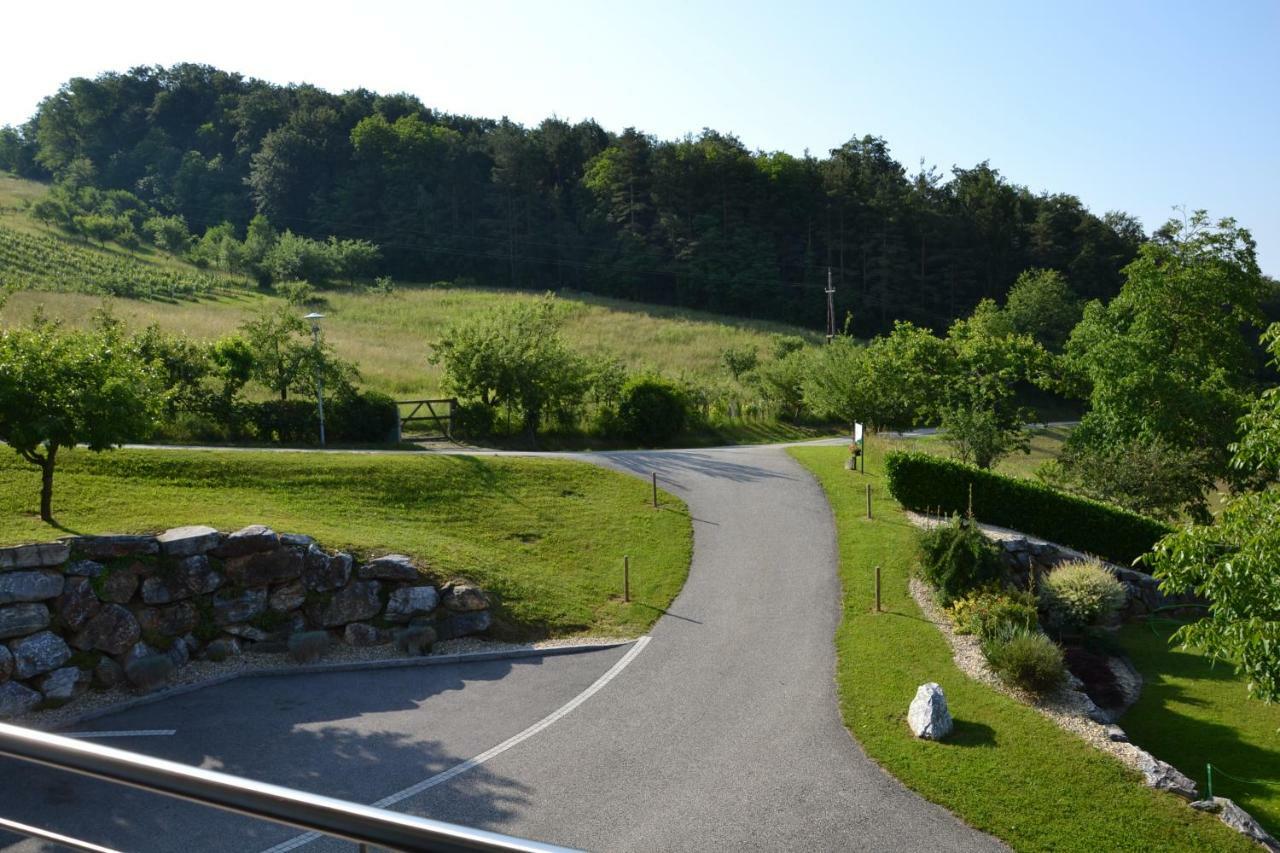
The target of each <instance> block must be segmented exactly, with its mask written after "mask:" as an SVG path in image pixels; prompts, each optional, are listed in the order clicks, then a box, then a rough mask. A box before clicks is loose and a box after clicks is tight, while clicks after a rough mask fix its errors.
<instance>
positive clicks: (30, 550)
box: [0, 542, 71, 572]
mask: <svg viewBox="0 0 1280 853" xmlns="http://www.w3.org/2000/svg"><path fill="white" fill-rule="evenodd" d="M70 556H71V549H70V548H69V547H68V546H67V544H66V543H65V542H41V543H39V544H38V545H18V546H16V547H13V548H0V572H3V571H8V570H9V569H43V568H45V567H47V566H60V565H62V564H63V563H65V562H66V561H67V558H68V557H70Z"/></svg>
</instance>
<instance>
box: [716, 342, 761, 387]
mask: <svg viewBox="0 0 1280 853" xmlns="http://www.w3.org/2000/svg"><path fill="white" fill-rule="evenodd" d="M720 363H721V364H723V365H724V368H725V370H727V371H729V375H730V376H732V377H733V378H734V380H735V381H738V382H741V381H742V377H743V376H744V375H746V374H748V373H750V372H751V371H753V370H755V369H756V365H758V364H759V363H760V354H759V353H758V352H756V348H755V347H753V346H740V347H725V348H724V349H723V350H721V352H720Z"/></svg>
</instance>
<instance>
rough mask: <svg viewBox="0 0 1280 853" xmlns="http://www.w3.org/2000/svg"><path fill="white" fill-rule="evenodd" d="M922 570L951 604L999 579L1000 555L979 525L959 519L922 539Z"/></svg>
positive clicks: (946, 602) (936, 528)
mask: <svg viewBox="0 0 1280 853" xmlns="http://www.w3.org/2000/svg"><path fill="white" fill-rule="evenodd" d="M920 568H921V570H922V571H923V573H924V576H925V579H926V580H928V581H929V583H931V584H932V585H933V587H934V588H935V589H936V590H937V591H938V594H939V596H941V598H942V603H943V604H950V603H951V602H953V601H955V600H956V599H957V598H959V597H960V596H962V595H965V594H967V593H970V592H973V591H974V590H976V589H978V588H979V587H982V586H984V585H986V584H989V583H991V582H992V581H994V580H997V579H998V578H999V577H1000V570H1001V566H1000V552H999V550H998V546H996V545H995V544H993V543H992V542H991V540H990V539H988V538H987V537H986V536H984V535H982V531H981V530H979V529H978V526H977V525H976V524H973V523H972V521H971V520H970V519H967V518H961V517H960V516H957V517H955V518H954V519H952V520H951V522H950V523H949V524H943V525H939V526H938V527H935V528H933V529H932V530H930V531H929V532H928V533H926V534H925V535H924V536H922V537H921V538H920Z"/></svg>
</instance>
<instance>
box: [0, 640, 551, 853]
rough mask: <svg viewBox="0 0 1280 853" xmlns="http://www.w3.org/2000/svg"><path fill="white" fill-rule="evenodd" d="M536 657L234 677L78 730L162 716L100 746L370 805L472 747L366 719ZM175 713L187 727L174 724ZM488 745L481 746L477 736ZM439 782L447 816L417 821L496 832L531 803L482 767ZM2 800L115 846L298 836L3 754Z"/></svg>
mask: <svg viewBox="0 0 1280 853" xmlns="http://www.w3.org/2000/svg"><path fill="white" fill-rule="evenodd" d="M543 660H544V659H542V658H526V659H519V660H513V661H486V662H478V663H468V664H461V665H443V666H426V667H407V668H402V669H387V670H367V671H361V672H342V673H310V674H301V673H300V674H298V675H282V676H271V677H260V678H246V679H237V680H235V681H232V682H228V683H226V684H222V685H216V686H213V687H209V688H206V689H204V690H199V691H196V692H194V693H189V694H183V695H179V696H175V697H171V698H169V699H165V700H162V701H160V702H157V703H153V704H151V705H146V706H142V707H139V708H134V709H131V710H127V711H122V712H120V713H119V714H114V715H109V716H107V717H103V718H99V719H96V720H94V721H92V722H91V723H87V724H85V725H84V726H81V727H79V728H81V729H82V730H100V731H101V730H116V729H124V730H129V729H140V728H151V727H160V726H158V724H157V723H158V722H159V721H165V720H167V721H169V723H170V727H175V728H177V729H178V735H177V736H173V737H153V738H137V739H131V738H120V739H114V740H111V741H105V742H102V743H105V745H108V746H114V747H119V748H123V749H128V750H132V751H138V752H144V753H146V754H149V755H154V756H156V757H160V758H165V759H169V760H172V761H177V762H180V763H183V764H187V765H193V766H198V767H202V768H205V769H210V770H217V771H221V772H225V773H231V774H233V775H237V776H241V777H245V778H248V779H254V780H258V781H263V782H269V783H273V784H279V785H285V786H287V787H291V788H296V789H299V790H303V791H309V792H312V793H318V794H323V795H326V796H333V797H338V798H340V799H345V800H350V801H353V802H357V803H371V802H374V801H376V800H378V799H380V798H381V797H384V796H387V795H389V794H391V793H394V792H395V791H397V790H401V789H403V788H406V787H408V786H410V785H415V784H417V783H419V782H421V781H422V780H424V779H427V778H429V777H431V776H434V775H436V774H438V773H441V772H443V771H446V770H448V769H450V768H451V767H454V766H456V765H458V764H459V763H461V762H463V761H466V760H468V759H470V758H471V757H472V754H474V752H478V751H480V750H479V749H477V750H474V752H473V751H472V750H471V749H466V750H456V749H451V748H448V747H446V746H445V745H444V743H443V742H442V741H441V740H438V739H434V738H432V737H426V736H423V735H422V734H421V732H422V731H423V726H422V725H421V721H422V720H423V719H424V718H423V717H421V716H417V717H416V720H417V721H419V724H418V725H416V726H401V727H402V728H407V729H409V730H408V731H396V730H392V729H393V728H394V727H395V726H396V725H397V724H398V723H400V722H403V721H404V720H406V719H407V718H405V717H400V718H398V719H397V718H395V717H394V716H391V717H387V718H385V719H386V722H385V723H384V722H383V718H379V717H378V715H394V714H395V712H398V711H410V712H415V714H418V715H421V714H428V713H429V712H428V711H427V710H424V709H423V708H422V706H423V704H424V703H425V702H426V701H427V700H428V699H430V698H432V697H433V696H438V695H440V694H443V693H448V692H451V691H456V690H462V689H463V688H465V687H466V686H467V685H468V684H475V683H477V682H485V681H493V680H497V679H502V678H504V677H505V676H507V675H508V674H510V673H511V672H512V670H513V669H516V668H527V667H537V666H541V665H542V663H543ZM389 681H394V684H389V683H388V682H389ZM196 715H201V716H202V718H198V717H197V716H196ZM371 718H372V719H371ZM197 719H199V723H198V724H197V723H195V722H194V721H195V720H197ZM184 721H193V722H192V725H190V726H187V727H184V725H183V723H184ZM529 722H532V720H530V721H529ZM197 725H198V726H199V728H198V729H197ZM521 725H524V723H519V724H516V728H519V727H520V726H521ZM427 728H428V730H430V727H429V726H428V727H427ZM509 734H510V732H507V733H506V735H508V736H509ZM184 735H186V736H185V737H184ZM499 739H500V738H499ZM488 746H492V744H491V743H485V744H484V747H488ZM484 747H482V748H484ZM447 784H448V797H447V803H448V808H447V813H432V814H425V815H424V816H426V817H431V818H435V819H439V820H446V821H448V820H455V819H457V818H455V817H454V816H455V815H465V818H466V822H467V824H468V825H471V826H476V827H479V828H482V829H492V830H495V831H502V827H503V825H504V824H505V823H508V822H509V821H510V820H511V819H512V818H513V817H514V816H515V815H517V814H518V813H519V811H520V809H521V808H522V807H524V806H526V805H527V804H528V802H529V795H530V791H529V789H528V788H527V787H526V786H525V785H523V784H521V783H520V782H518V781H517V780H515V779H512V778H509V777H506V776H503V775H501V774H498V773H495V772H493V771H492V770H491V769H489V768H487V767H485V766H483V765H482V766H480V767H476V768H473V769H471V770H469V771H468V772H466V773H464V774H462V775H461V776H457V777H454V778H453V779H451V780H450V781H449V782H448V783H447ZM0 802H3V804H4V805H3V812H2V813H0V816H3V817H6V818H9V819H11V820H16V821H19V822H22V823H27V824H30V825H33V826H38V827H43V828H46V829H51V830H54V831H56V832H60V833H63V834H66V835H69V836H72V837H76V838H80V839H84V840H87V841H91V842H93V843H96V844H102V845H106V846H108V847H113V848H116V849H121V850H131V851H172V850H175V849H181V850H182V851H183V853H198V852H199V851H224V850H247V851H261V850H264V849H266V848H269V847H271V846H273V845H275V844H278V843H280V842H282V841H285V840H287V839H289V838H292V837H294V836H295V835H297V834H299V830H296V829H291V828H289V827H284V826H279V825H276V824H272V823H269V822H266V821H259V820H254V819H251V818H245V817H241V816H238V815H234V814H229V813H227V812H223V811H220V810H217V809H212V808H209V807H205V806H200V805H197V804H194V803H188V802H185V801H180V800H175V799H172V798H169V797H164V796H161V795H158V794H151V793H147V792H144V791H138V790H134V789H131V788H126V787H123V786H117V785H111V784H110V783H107V782H102V781H98V780H94V779H89V778H85V777H80V776H77V775H75V774H72V773H68V772H66V771H60V770H56V769H52V768H46V767H42V766H37V765H33V764H28V763H25V762H20V761H16V760H12V759H0ZM415 811H417V810H416V809H415ZM53 849H61V848H54V847H49V846H44V845H42V844H41V843H38V842H34V841H30V840H25V841H24V840H21V839H19V838H17V837H16V836H13V835H10V834H7V833H0V850H4V851H22V853H28V851H36V850H53Z"/></svg>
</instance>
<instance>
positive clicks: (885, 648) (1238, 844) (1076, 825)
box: [791, 439, 1254, 851]
mask: <svg viewBox="0 0 1280 853" xmlns="http://www.w3.org/2000/svg"><path fill="white" fill-rule="evenodd" d="M887 449H888V448H887V446H886V443H885V442H883V441H880V440H878V439H873V440H872V445H871V448H870V464H869V465H868V466H867V473H866V474H865V475H863V474H860V473H859V474H853V473H850V472H848V471H845V470H844V468H843V463H844V460H845V458H846V457H847V455H848V451H847V450H846V449H845V448H843V447H811V448H795V449H793V450H792V451H791V453H792V455H794V456H795V458H796V459H797V460H799V461H800V462H801V463H802V464H803V465H805V466H806V467H807V468H808V469H809V470H810V471H811V472H813V474H814V476H815V477H816V478H817V479H818V481H819V483H821V484H822V487H823V489H824V490H825V491H826V493H827V498H828V500H829V501H830V502H831V507H832V510H833V512H834V514H835V518H836V525H837V535H838V537H839V548H840V567H841V568H840V572H841V579H842V581H843V584H844V619H843V621H842V622H841V624H840V627H839V629H838V630H837V633H836V651H837V654H838V655H839V663H838V671H837V674H836V677H837V682H838V688H839V692H840V704H841V711H842V713H843V715H844V722H845V725H846V726H847V727H848V728H849V731H850V732H851V733H852V734H853V736H854V737H855V738H857V740H858V741H859V742H860V743H861V744H862V746H863V748H864V749H865V750H866V751H867V754H868V755H870V756H871V757H872V758H873V759H874V760H875V761H877V762H879V763H880V764H881V765H882V766H883V767H884V768H885V769H886V770H887V771H889V772H890V773H892V774H893V775H894V776H896V777H898V778H899V779H901V780H902V781H903V783H904V784H906V785H907V786H908V787H910V788H912V789H913V790H915V791H918V792H919V793H920V794H922V795H923V796H924V797H926V798H927V799H929V800H932V801H933V802H936V803H939V804H940V805H942V806H944V807H946V808H947V809H950V810H951V811H952V812H954V813H955V814H956V815H958V816H959V817H960V818H962V819H963V820H965V821H966V822H968V823H969V824H971V825H973V826H974V827H977V828H978V829H980V830H983V831H984V832H989V833H991V834H992V835H995V836H997V837H998V838H1001V839H1003V840H1004V841H1006V842H1008V843H1009V844H1010V845H1012V846H1013V847H1014V848H1016V849H1018V850H1081V851H1096V850H1134V851H1150V850H1209V849H1212V850H1240V851H1245V850H1253V849H1254V848H1253V847H1252V845H1250V844H1249V843H1248V842H1246V841H1245V840H1244V839H1243V838H1242V837H1241V836H1239V835H1237V834H1236V833H1234V832H1232V831H1231V830H1229V829H1227V828H1226V827H1224V826H1223V825H1222V824H1221V823H1219V822H1218V821H1217V819H1216V818H1214V817H1212V816H1207V815H1203V814H1200V813H1198V812H1196V811H1194V810H1193V809H1190V808H1188V807H1187V806H1186V804H1185V803H1183V802H1182V801H1181V800H1179V799H1177V798H1176V797H1174V796H1172V795H1170V794H1164V793H1160V792H1156V791H1152V790H1150V789H1147V788H1144V787H1143V786H1142V785H1141V783H1140V781H1139V779H1138V777H1137V775H1136V774H1135V773H1133V772H1132V771H1130V770H1128V769H1126V768H1125V767H1124V766H1122V765H1121V764H1120V763H1119V762H1117V761H1116V760H1114V759H1112V758H1111V757H1109V756H1107V755H1104V754H1102V753H1100V752H1098V751H1096V750H1094V749H1093V748H1092V747H1090V746H1088V745H1087V744H1086V743H1085V742H1084V741H1082V740H1080V739H1079V738H1076V737H1075V736H1074V735H1071V734H1068V733H1067V732H1065V731H1063V730H1061V729H1059V728H1058V727H1057V726H1055V725H1054V724H1053V723H1051V722H1050V721H1049V720H1047V719H1045V718H1044V717H1042V716H1041V715H1040V714H1039V713H1037V712H1036V711H1034V710H1032V709H1031V708H1028V707H1026V706H1024V705H1022V704H1020V703H1018V702H1015V701H1014V700H1012V699H1010V698H1008V697H1005V696H1003V695H1001V694H999V693H996V692H995V691H993V690H991V689H990V688H987V687H985V686H983V685H981V684H978V683H977V682H975V681H972V680H971V679H969V678H967V677H966V676H965V675H964V674H963V673H961V672H960V671H959V670H958V669H957V668H956V666H955V665H954V663H953V662H952V660H951V649H950V647H949V646H948V645H947V642H946V640H945V639H944V638H943V636H942V634H941V633H940V632H939V631H938V629H937V628H936V627H934V626H933V625H932V624H930V623H929V622H927V621H925V620H924V619H923V618H922V616H921V614H920V609H919V607H917V606H916V603H915V601H914V600H913V599H912V598H911V595H910V593H909V592H908V589H907V581H908V578H909V574H910V572H911V570H912V568H913V566H914V563H915V559H916V542H917V532H916V529H915V528H914V527H912V526H911V524H910V523H909V522H908V521H907V520H906V518H905V517H904V516H903V514H902V510H901V508H900V507H899V506H898V505H897V503H896V502H895V501H894V500H893V499H892V498H890V497H889V495H888V490H887V489H886V488H885V480H884V476H883V470H882V468H881V466H880V460H882V459H883V458H884V453H885V451H886V450H887ZM867 483H871V485H872V490H873V492H872V494H873V500H872V514H873V519H874V520H870V521H869V520H867V519H866V492H865V488H866V484H867ZM876 565H880V566H881V567H882V584H883V590H882V600H883V608H884V611H885V612H882V613H875V612H873V611H874V602H873V595H874V592H873V590H874V583H873V577H874V567H875V566H876ZM927 681H936V682H937V683H938V684H940V685H941V686H942V688H943V690H944V691H945V692H946V695H947V702H948V704H949V705H950V708H951V712H952V714H953V715H954V716H955V719H956V729H955V732H954V734H953V735H952V736H951V737H950V738H949V739H948V740H946V741H945V742H942V743H934V742H930V741H921V740H917V739H915V738H913V737H912V736H911V733H910V731H909V730H908V729H907V726H906V722H905V718H906V711H907V705H908V704H909V703H910V701H911V698H912V696H913V695H914V694H915V690H916V687H918V686H919V685H920V684H923V683H925V682H927Z"/></svg>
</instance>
